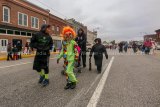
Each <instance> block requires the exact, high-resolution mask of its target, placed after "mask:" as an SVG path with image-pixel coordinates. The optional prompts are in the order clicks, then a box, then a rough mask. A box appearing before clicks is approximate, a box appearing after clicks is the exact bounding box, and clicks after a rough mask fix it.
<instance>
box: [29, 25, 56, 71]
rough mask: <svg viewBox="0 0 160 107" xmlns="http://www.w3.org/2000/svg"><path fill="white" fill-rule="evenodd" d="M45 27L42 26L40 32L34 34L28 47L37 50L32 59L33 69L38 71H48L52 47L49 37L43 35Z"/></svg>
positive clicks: (45, 34)
mask: <svg viewBox="0 0 160 107" xmlns="http://www.w3.org/2000/svg"><path fill="white" fill-rule="evenodd" d="M46 28H47V25H43V26H42V28H41V31H40V32H38V33H36V34H35V35H34V36H33V37H32V38H31V43H30V47H31V48H35V49H37V52H36V56H35V59H34V64H33V69H34V70H37V71H40V70H41V69H48V66H49V56H50V49H51V48H52V46H53V40H52V38H51V36H50V35H49V34H47V33H45V30H46Z"/></svg>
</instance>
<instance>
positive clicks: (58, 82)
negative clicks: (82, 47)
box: [0, 51, 160, 107]
mask: <svg viewBox="0 0 160 107" xmlns="http://www.w3.org/2000/svg"><path fill="white" fill-rule="evenodd" d="M112 52H113V51H109V53H110V54H111V53H112ZM116 53H117V54H116ZM113 57H114V60H113V63H110V62H111V59H112V58H113ZM32 62H33V58H27V59H22V60H19V61H11V62H7V61H1V62H0V82H1V83H0V107H87V105H89V104H90V103H91V99H92V97H93V96H94V94H95V93H96V91H97V90H98V91H101V93H99V94H96V95H97V97H96V102H97V104H96V105H95V106H97V107H159V106H160V104H159V103H160V97H159V95H160V91H159V89H160V66H159V65H160V58H158V57H156V56H152V55H147V56H145V55H133V54H132V55H129V54H123V55H118V51H114V54H112V55H110V56H109V59H108V60H105V59H104V60H103V73H102V74H97V72H96V67H95V65H94V61H93V59H92V71H89V70H88V57H87V67H86V68H83V69H82V73H77V72H76V76H77V78H78V81H79V82H78V84H77V87H76V89H74V90H64V86H65V85H66V80H65V77H64V76H63V75H61V70H62V69H63V67H62V64H63V60H61V62H60V64H57V63H56V55H54V56H51V59H50V75H49V78H50V85H49V86H47V87H42V86H41V85H39V84H38V78H39V75H38V74H37V72H36V71H33V70H32ZM109 65H110V69H108V67H109ZM106 72H107V73H106ZM106 74H107V75H106ZM105 79H106V81H105ZM102 83H104V85H103V84H102ZM98 87H101V88H98ZM100 89H101V90H100ZM88 107H89V106H88ZM90 107H91V106H90Z"/></svg>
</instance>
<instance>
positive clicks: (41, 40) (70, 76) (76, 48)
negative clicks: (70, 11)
mask: <svg viewBox="0 0 160 107" xmlns="http://www.w3.org/2000/svg"><path fill="white" fill-rule="evenodd" d="M50 32H51V26H50V25H47V24H44V25H42V27H41V30H40V32H38V33H37V34H35V35H34V36H33V37H32V38H31V43H30V47H31V48H34V49H36V56H35V59H34V64H33V70H36V71H37V72H38V73H39V75H40V78H39V81H38V83H39V84H41V85H42V86H44V87H45V86H47V85H49V58H50V50H52V47H53V40H52V38H51V36H50ZM61 34H62V37H63V41H62V49H61V52H60V54H59V55H58V58H57V64H59V61H60V59H61V58H63V60H64V63H63V68H64V75H65V77H66V81H67V82H66V86H65V87H64V89H66V90H67V89H74V88H76V85H77V81H78V80H77V78H76V76H75V73H74V69H75V68H77V67H80V66H82V65H81V62H82V64H83V68H86V42H87V40H86V35H85V33H84V31H83V29H79V30H78V33H77V35H76V33H75V31H74V30H73V29H72V28H71V27H68V26H67V27H64V28H63V31H62V33H61ZM93 53H94V59H95V65H96V66H97V71H98V73H101V71H102V60H103V53H104V54H105V56H106V59H108V54H107V51H106V48H105V47H104V46H103V45H102V44H101V39H100V38H97V39H95V45H94V46H93V47H92V49H91V52H90V55H89V57H90V58H89V59H91V57H92V54H93Z"/></svg>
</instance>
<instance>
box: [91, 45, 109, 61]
mask: <svg viewBox="0 0 160 107" xmlns="http://www.w3.org/2000/svg"><path fill="white" fill-rule="evenodd" d="M93 53H94V57H97V58H101V57H103V54H105V57H106V59H108V54H107V50H106V48H105V46H104V45H102V44H95V45H94V46H93V47H92V49H91V52H90V57H92V54H93Z"/></svg>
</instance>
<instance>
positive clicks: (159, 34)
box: [156, 29, 160, 42]
mask: <svg viewBox="0 0 160 107" xmlns="http://www.w3.org/2000/svg"><path fill="white" fill-rule="evenodd" d="M156 34H157V42H160V29H158V30H156Z"/></svg>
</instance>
